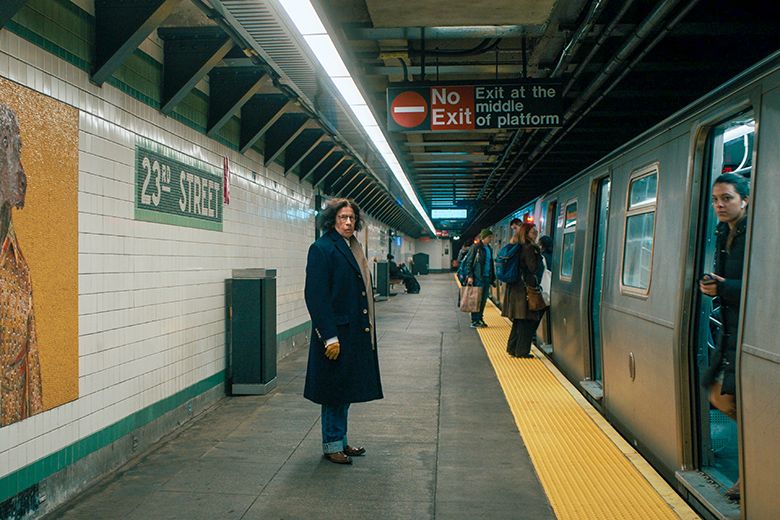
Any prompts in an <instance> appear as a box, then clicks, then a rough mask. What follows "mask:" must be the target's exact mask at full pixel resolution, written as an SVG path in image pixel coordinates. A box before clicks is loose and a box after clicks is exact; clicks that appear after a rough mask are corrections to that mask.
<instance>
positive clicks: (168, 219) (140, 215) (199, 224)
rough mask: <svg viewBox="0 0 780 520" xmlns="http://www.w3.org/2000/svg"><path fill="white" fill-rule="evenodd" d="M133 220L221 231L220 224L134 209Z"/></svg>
mask: <svg viewBox="0 0 780 520" xmlns="http://www.w3.org/2000/svg"><path fill="white" fill-rule="evenodd" d="M135 219H136V220H144V221H146V222H156V223H158V224H170V225H172V226H185V227H191V228H199V229H207V230H209V231H222V222H212V221H209V220H202V219H199V218H194V217H185V216H183V215H170V214H168V213H160V212H157V211H150V210H148V209H141V208H135Z"/></svg>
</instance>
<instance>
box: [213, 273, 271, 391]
mask: <svg viewBox="0 0 780 520" xmlns="http://www.w3.org/2000/svg"><path fill="white" fill-rule="evenodd" d="M232 275H233V277H232V278H228V279H227V280H225V329H226V330H225V336H226V338H225V344H226V350H227V352H226V358H227V363H226V365H227V367H226V368H227V375H226V378H225V379H226V380H225V383H226V387H227V393H228V394H231V395H241V394H246V395H260V394H266V393H268V392H270V391H271V390H273V389H274V388H275V387H276V381H277V380H276V269H239V270H234V271H233V273H232Z"/></svg>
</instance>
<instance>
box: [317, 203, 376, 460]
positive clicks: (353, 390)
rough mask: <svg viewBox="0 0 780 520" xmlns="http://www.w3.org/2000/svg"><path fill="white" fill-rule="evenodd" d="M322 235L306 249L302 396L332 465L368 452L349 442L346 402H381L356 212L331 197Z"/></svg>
mask: <svg viewBox="0 0 780 520" xmlns="http://www.w3.org/2000/svg"><path fill="white" fill-rule="evenodd" d="M321 218H322V229H323V230H324V231H325V233H324V234H323V235H322V236H321V237H320V238H319V239H317V240H316V241H315V242H314V243H313V244H312V245H311V247H309V256H308V259H307V261H306V283H305V287H304V298H305V300H306V307H307V308H308V310H309V315H310V316H311V323H312V335H311V342H310V344H309V364H308V367H307V369H306V385H305V388H304V390H303V396H304V397H305V398H306V399H309V400H310V401H314V402H315V403H318V404H320V405H322V416H321V417H322V449H323V452H324V454H325V458H326V459H327V460H329V461H330V462H335V463H336V464H352V457H355V456H358V455H363V454H364V453H365V452H366V450H365V449H363V448H356V447H353V446H350V445H349V444H347V413H348V411H349V405H350V403H358V402H363V401H372V400H374V399H382V397H383V395H382V383H381V380H380V377H379V360H378V358H377V351H376V330H375V328H374V294H373V289H372V286H371V277H370V274H369V270H368V262H367V261H366V257H365V255H364V254H363V246H361V245H360V242H358V240H357V238H356V237H355V236H354V234H355V231H359V230H360V228H361V225H362V220H361V219H360V208H359V207H358V205H357V204H355V202H353V201H352V200H348V199H333V200H331V201H329V203H328V205H327V206H326V207H325V209H324V210H323V211H322V213H321Z"/></svg>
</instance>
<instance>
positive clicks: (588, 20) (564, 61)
mask: <svg viewBox="0 0 780 520" xmlns="http://www.w3.org/2000/svg"><path fill="white" fill-rule="evenodd" d="M606 4H607V0H595V1H594V2H592V3H591V6H590V9H589V10H588V14H587V16H586V17H585V20H584V21H583V23H582V24H580V26H579V28H578V29H577V31H576V32H575V33H574V36H573V37H572V39H571V40H570V41H569V43H568V44H567V45H566V47H565V48H564V49H563V52H562V53H561V57H560V59H559V60H558V63H557V64H556V65H555V68H554V69H553V71H552V72H551V73H550V77H551V78H556V77H558V76H560V75H561V73H562V72H563V71H564V70H565V68H566V67H567V66H568V65H569V63H570V62H571V60H572V59H573V57H574V54H575V53H576V51H577V50H578V49H579V48H580V45H582V42H583V40H584V39H585V37H586V36H587V35H588V33H589V32H590V29H591V27H593V24H594V23H595V22H596V20H597V19H598V17H599V16H600V15H601V13H602V11H603V10H604V7H605V6H606ZM523 78H524V79H525V78H526V41H525V37H523ZM536 132H537V131H536V130H534V132H533V133H532V134H531V135H529V136H528V139H526V142H525V144H524V148H525V147H526V146H527V145H528V143H529V142H530V141H531V139H532V138H533V137H534V134H535V133H536ZM524 134H525V132H523V131H522V130H516V131H515V135H513V136H512V140H511V141H510V143H509V145H508V146H507V147H506V148H505V149H504V150H505V151H504V153H503V154H502V156H501V159H500V160H499V162H498V164H497V165H496V167H495V168H494V169H493V171H492V172H490V177H488V179H487V180H486V181H485V184H484V186H483V188H482V189H481V190H480V191H479V195H477V199H478V200H479V199H482V198H483V197H484V196H485V195H486V191H487V189H488V185H489V184H490V182H491V181H492V180H493V177H494V176H495V175H498V172H499V170H500V169H501V166H502V165H503V164H504V162H506V160H507V158H508V157H509V155H511V153H512V149H513V148H514V147H515V146H516V145H517V142H518V141H519V140H520V137H521V136H522V135H524ZM517 157H519V153H518V154H517V155H515V160H513V161H512V163H511V164H510V165H509V166H507V168H506V169H505V170H504V172H506V171H508V170H509V168H510V167H511V166H512V165H513V164H514V162H515V161H516V160H517ZM501 177H503V174H502V175H501ZM499 180H500V179H499Z"/></svg>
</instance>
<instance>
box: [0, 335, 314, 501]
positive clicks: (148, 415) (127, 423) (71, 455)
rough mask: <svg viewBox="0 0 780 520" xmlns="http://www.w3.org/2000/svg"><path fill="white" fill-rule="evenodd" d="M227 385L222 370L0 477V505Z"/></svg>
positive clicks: (277, 338)
mask: <svg viewBox="0 0 780 520" xmlns="http://www.w3.org/2000/svg"><path fill="white" fill-rule="evenodd" d="M310 327H311V321H306V322H304V323H301V324H300V325H296V326H295V327H292V328H291V329H287V330H285V331H283V332H280V333H279V334H277V335H276V341H277V343H278V342H280V341H284V340H286V339H287V338H290V337H292V336H295V335H296V334H300V333H301V332H304V331H307V330H309V328H310ZM224 383H225V371H224V370H221V371H219V372H217V373H216V374H214V375H213V376H210V377H207V378H206V379H204V380H203V381H200V382H198V383H195V384H194V385H192V386H190V387H188V388H185V389H184V390H181V391H179V392H177V393H175V394H173V395H171V396H169V397H166V398H165V399H162V400H161V401H158V402H156V403H154V404H152V405H149V406H147V407H146V408H144V409H143V410H139V411H137V412H135V413H133V414H131V415H128V416H127V417H125V418H124V419H121V420H120V421H119V422H116V423H114V424H112V425H110V426H107V427H106V428H103V429H102V430H100V431H98V432H95V433H93V434H92V435H90V436H89V437H85V438H84V439H81V440H79V441H76V442H74V443H73V444H71V445H70V446H66V447H65V448H63V449H61V450H59V451H57V452H55V453H52V454H51V455H47V456H46V457H44V458H42V459H39V460H36V461H35V462H33V463H32V464H29V465H27V466H25V467H23V468H21V469H19V470H17V471H15V472H13V473H10V474H8V475H6V476H5V477H2V478H0V503H2V502H3V501H5V500H7V499H9V498H11V497H13V496H14V495H17V494H18V493H21V492H22V491H24V490H25V489H27V488H29V487H30V486H33V485H35V484H37V483H38V482H40V481H41V480H43V479H45V478H47V477H49V476H51V475H53V474H55V473H57V472H58V471H60V470H62V469H64V468H65V467H67V466H70V465H71V464H73V463H74V462H76V461H78V460H79V459H82V458H84V457H86V456H87V455H89V454H90V453H93V452H95V451H97V450H99V449H101V448H104V447H106V446H108V445H109V444H111V443H112V442H114V441H116V440H118V439H120V438H121V437H123V436H125V435H127V434H128V433H130V432H132V431H133V430H136V429H138V428H140V427H142V426H144V425H146V424H148V423H150V422H152V421H154V420H155V419H158V418H159V417H161V416H163V415H164V414H166V413H168V412H170V411H171V410H173V409H174V408H176V407H178V406H180V405H182V404H183V403H185V402H187V401H189V400H190V399H192V398H194V397H197V396H198V395H200V394H202V393H204V392H206V391H208V390H211V389H212V388H214V387H215V386H217V385H220V384H224ZM44 413H45V412H44Z"/></svg>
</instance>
